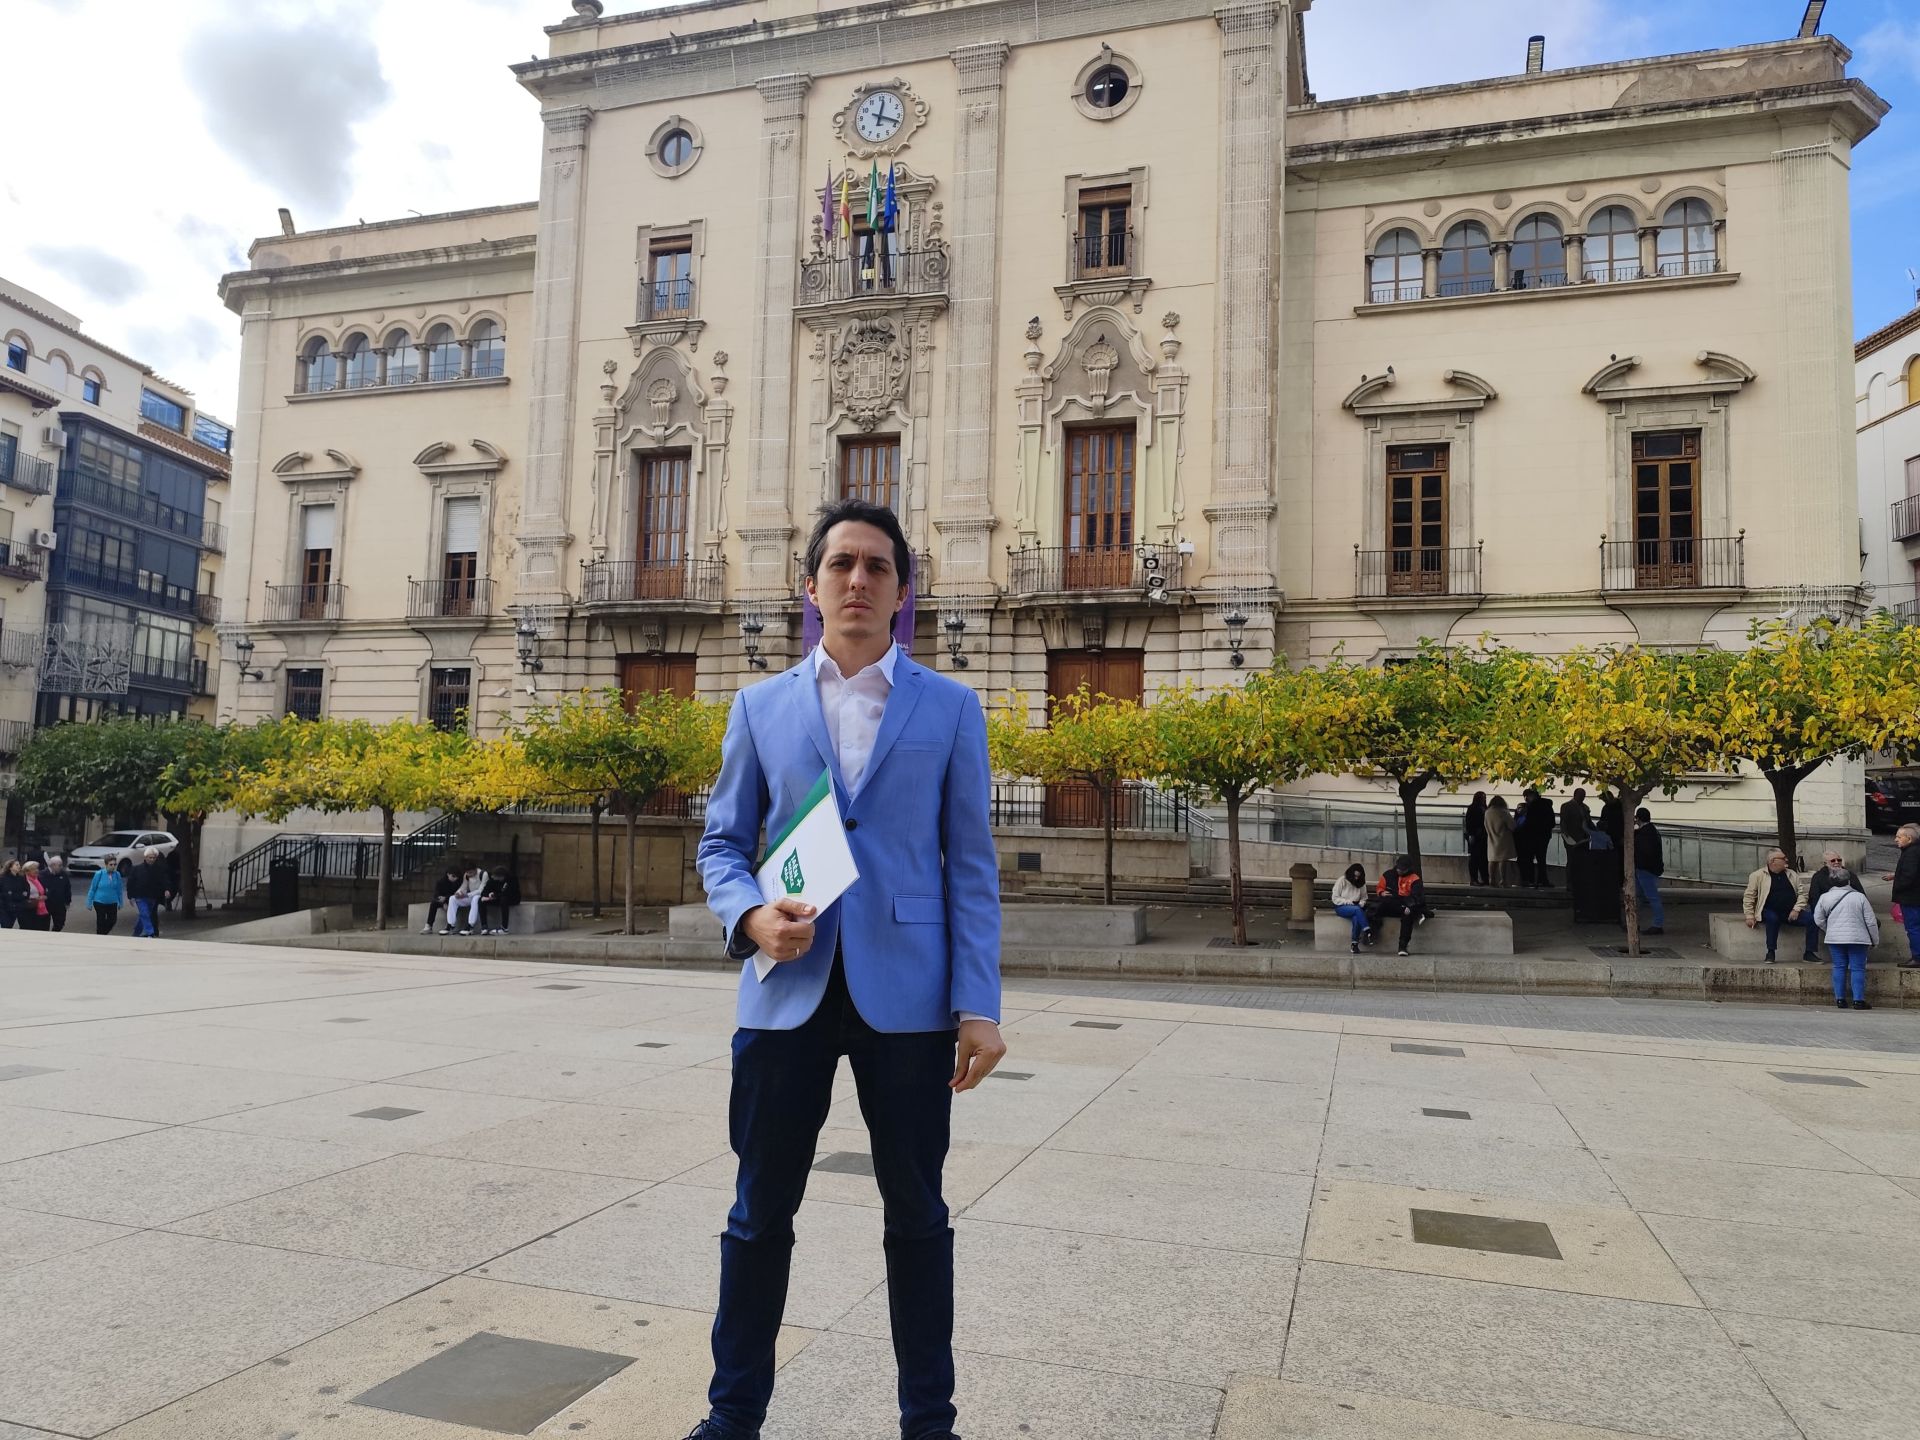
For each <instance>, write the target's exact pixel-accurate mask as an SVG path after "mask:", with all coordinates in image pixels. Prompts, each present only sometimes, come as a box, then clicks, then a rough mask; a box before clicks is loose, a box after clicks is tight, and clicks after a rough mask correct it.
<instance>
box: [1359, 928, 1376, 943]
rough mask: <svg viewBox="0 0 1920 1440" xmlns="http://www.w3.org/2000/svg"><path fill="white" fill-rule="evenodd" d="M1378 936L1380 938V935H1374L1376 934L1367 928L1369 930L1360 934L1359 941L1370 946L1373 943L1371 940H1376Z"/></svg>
mask: <svg viewBox="0 0 1920 1440" xmlns="http://www.w3.org/2000/svg"><path fill="white" fill-rule="evenodd" d="M1379 938H1380V937H1379V936H1378V935H1376V934H1374V933H1373V932H1372V931H1371V930H1369V931H1367V933H1366V934H1364V935H1362V936H1361V937H1360V939H1361V942H1362V943H1363V944H1365V945H1368V946H1371V945H1372V944H1373V942H1374V941H1376V940H1378V939H1379Z"/></svg>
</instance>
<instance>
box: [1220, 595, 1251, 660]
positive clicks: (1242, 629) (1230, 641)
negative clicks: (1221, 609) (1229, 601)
mask: <svg viewBox="0 0 1920 1440" xmlns="http://www.w3.org/2000/svg"><path fill="white" fill-rule="evenodd" d="M1220 623H1221V624H1222V625H1225V626H1226V627H1227V646H1228V648H1229V649H1231V650H1232V652H1233V653H1232V654H1231V655H1229V656H1227V663H1228V664H1229V665H1231V666H1233V668H1234V669H1236V670H1238V669H1239V668H1240V667H1241V666H1242V665H1244V664H1246V663H1247V657H1246V655H1245V654H1244V653H1242V651H1241V649H1240V642H1241V639H1242V637H1244V636H1245V634H1246V631H1247V612H1246V611H1244V610H1242V609H1241V608H1240V607H1239V606H1238V605H1236V606H1234V607H1233V609H1231V610H1229V611H1228V612H1227V613H1226V614H1224V615H1222V616H1221V617H1220Z"/></svg>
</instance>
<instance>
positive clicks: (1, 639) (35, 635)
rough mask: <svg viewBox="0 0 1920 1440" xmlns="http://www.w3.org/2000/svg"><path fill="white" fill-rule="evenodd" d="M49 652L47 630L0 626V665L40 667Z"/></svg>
mask: <svg viewBox="0 0 1920 1440" xmlns="http://www.w3.org/2000/svg"><path fill="white" fill-rule="evenodd" d="M46 653H47V632H46V631H44V630H20V629H15V628H14V627H12V626H5V627H0V665H13V666H18V667H22V668H25V667H28V666H31V667H33V668H34V669H36V670H37V669H38V668H39V667H40V661H41V659H42V657H44V656H45V655H46Z"/></svg>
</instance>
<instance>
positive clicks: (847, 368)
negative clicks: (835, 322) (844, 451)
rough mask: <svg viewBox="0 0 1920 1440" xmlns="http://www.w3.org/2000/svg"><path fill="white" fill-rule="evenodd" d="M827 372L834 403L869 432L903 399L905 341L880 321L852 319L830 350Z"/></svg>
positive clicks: (898, 332) (898, 333)
mask: <svg viewBox="0 0 1920 1440" xmlns="http://www.w3.org/2000/svg"><path fill="white" fill-rule="evenodd" d="M830 373H831V375H832V377H833V399H834V403H835V404H836V405H838V406H839V407H840V408H841V409H842V410H844V411H846V413H847V415H848V416H849V417H850V418H851V419H852V420H853V422H854V424H856V425H858V426H859V427H860V428H861V429H862V430H871V429H873V427H874V426H875V425H876V424H878V423H879V421H880V419H881V417H882V416H884V415H885V414H886V413H887V412H888V411H889V410H891V409H892V408H893V407H894V406H895V405H898V404H899V403H900V402H901V401H902V400H903V399H904V398H905V396H906V393H907V344H906V338H905V337H904V336H903V335H902V334H901V333H900V331H899V330H897V329H896V328H895V327H894V326H893V325H891V324H889V323H888V322H886V321H884V320H856V321H854V322H853V324H851V325H849V326H848V327H847V328H846V331H845V332H844V333H843V334H842V335H841V337H840V343H839V345H838V346H836V347H835V349H834V352H833V363H832V366H831V367H830Z"/></svg>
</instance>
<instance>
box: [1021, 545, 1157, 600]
mask: <svg viewBox="0 0 1920 1440" xmlns="http://www.w3.org/2000/svg"><path fill="white" fill-rule="evenodd" d="M1182 559H1183V557H1182V556H1181V554H1180V547H1179V546H1178V545H1171V544H1146V545H1085V546H1081V545H1033V546H1028V547H1027V548H1025V549H1022V550H1009V551H1008V552H1007V588H1008V590H1010V591H1011V592H1012V593H1013V594H1016V595H1054V594H1076V593H1085V592H1089V591H1100V590H1138V591H1140V592H1141V593H1142V594H1156V595H1157V594H1161V593H1166V592H1170V591H1173V590H1177V589H1179V588H1180V584H1181V561H1182Z"/></svg>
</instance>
